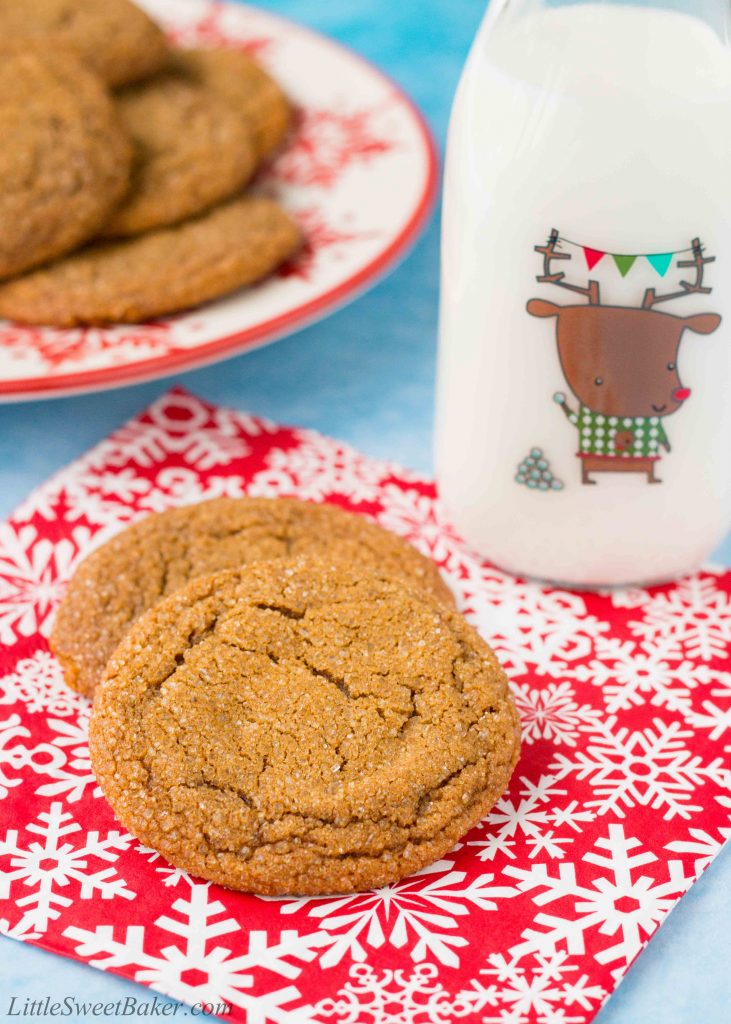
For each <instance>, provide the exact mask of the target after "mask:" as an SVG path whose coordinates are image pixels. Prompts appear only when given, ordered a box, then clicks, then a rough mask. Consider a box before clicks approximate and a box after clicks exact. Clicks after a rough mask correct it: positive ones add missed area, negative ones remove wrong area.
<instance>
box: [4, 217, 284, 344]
mask: <svg viewBox="0 0 731 1024" xmlns="http://www.w3.org/2000/svg"><path fill="white" fill-rule="evenodd" d="M299 244H300V234H299V230H298V228H297V226H296V224H295V223H294V221H293V220H292V219H291V217H289V215H288V214H286V213H285V212H284V210H282V209H281V207H279V206H277V204H276V203H274V202H272V201H271V200H269V199H257V198H247V197H245V198H242V199H234V200H231V201H230V202H228V203H225V204H224V205H222V206H217V207H216V208H215V209H213V210H211V211H210V212H209V213H206V214H203V215H202V216H201V217H198V218H197V219H196V220H189V221H185V222H184V223H183V224H178V225H177V226H175V227H170V228H160V229H159V230H157V231H153V232H151V233H150V234H147V235H140V236H139V237H138V238H131V239H125V240H124V241H120V242H109V243H105V244H100V245H94V246H91V247H89V248H87V249H84V250H82V251H81V252H78V253H74V254H73V255H72V256H67V257H66V258H65V259H63V260H60V261H59V262H58V263H54V264H52V265H51V266H49V267H46V268H43V269H42V270H37V271H35V272H33V273H30V274H27V275H26V276H25V277H21V278H16V279H15V280H14V281H8V282H7V283H6V284H3V285H0V316H6V317H9V318H10V319H11V320H19V321H22V322H23V323H31V324H51V325H53V326H56V327H73V326H75V325H77V324H109V323H138V322H140V321H144V320H149V319H151V318H152V317H159V316H165V315H167V314H170V313H177V312H179V311H180V310H184V309H189V308H190V307H191V306H197V305H200V303H202V302H208V301H209V300H210V299H216V298H218V297H219V296H221V295H226V294H228V293H229V292H232V291H235V290H236V289H237V288H242V287H243V286H244V285H249V284H253V283H254V282H255V281H258V280H260V279H261V278H263V277H266V276H267V274H270V273H271V272H272V271H273V270H275V269H276V267H278V266H279V264H280V263H282V262H283V261H284V260H286V259H287V257H288V256H291V255H292V253H293V252H294V251H295V250H296V249H297V248H298V246H299Z"/></svg>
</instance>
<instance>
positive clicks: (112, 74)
mask: <svg viewBox="0 0 731 1024" xmlns="http://www.w3.org/2000/svg"><path fill="white" fill-rule="evenodd" d="M0 39H3V40H18V41H21V42H27V41H33V40H39V41H42V42H46V43H49V44H50V45H51V46H53V47H58V46H63V47H72V48H73V49H74V50H75V51H76V52H77V54H78V56H79V58H80V59H81V61H82V62H83V64H84V66H85V67H86V68H88V69H89V70H90V71H94V72H96V74H98V75H99V77H100V78H102V79H104V81H105V82H107V84H109V85H112V86H118V85H124V84H125V83H127V82H135V81H137V80H138V79H140V78H146V77H147V76H148V75H151V74H153V73H154V72H155V71H157V70H158V69H159V68H161V67H162V66H163V64H164V63H165V61H166V60H167V58H168V47H167V43H166V41H165V36H164V35H163V32H162V30H161V29H160V28H159V27H158V26H157V25H156V24H155V22H154V21H152V19H151V18H150V17H148V15H147V14H145V12H144V11H142V10H140V8H139V7H137V5H136V4H133V3H130V0H0Z"/></svg>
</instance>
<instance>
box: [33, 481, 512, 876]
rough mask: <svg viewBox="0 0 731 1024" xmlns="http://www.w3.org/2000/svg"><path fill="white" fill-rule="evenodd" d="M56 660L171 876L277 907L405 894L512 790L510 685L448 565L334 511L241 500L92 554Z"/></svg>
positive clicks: (131, 813)
mask: <svg viewBox="0 0 731 1024" xmlns="http://www.w3.org/2000/svg"><path fill="white" fill-rule="evenodd" d="M51 644H52V648H53V650H54V652H55V654H56V655H57V657H58V658H59V660H60V662H61V664H62V666H63V670H64V673H65V676H66V679H67V681H68V683H69V685H70V686H72V687H73V688H74V689H76V690H79V691H80V692H82V693H85V694H87V695H92V694H93V697H94V703H93V712H92V719H91V728H90V749H91V758H92V764H93V767H94V771H95V773H96V775H97V778H98V780H99V783H100V785H101V788H102V790H103V792H104V795H105V796H106V798H107V800H108V801H109V803H110V804H111V806H112V808H113V809H114V811H115V813H116V815H117V817H118V818H119V820H120V822H121V823H122V824H123V825H124V827H125V828H126V829H128V830H129V831H130V832H131V833H132V834H133V835H135V836H137V837H138V838H139V839H140V840H141V841H142V842H143V843H144V844H145V845H146V846H149V847H151V848H153V849H155V850H157V851H159V852H160V853H161V854H162V855H163V856H165V857H166V858H167V859H168V860H169V861H170V862H171V863H172V864H174V865H176V866H177V867H179V868H183V869H185V870H187V871H190V872H191V873H193V874H195V875H198V876H200V877H203V878H207V879H210V880H212V881H214V882H217V883H219V884H221V885H225V886H228V887H230V888H233V889H240V890H245V891H254V892H258V893H262V894H268V895H281V894H320V893H327V892H350V891H353V890H359V889H366V888H371V887H377V886H382V885H386V884H388V883H391V882H394V881H396V880H397V879H399V878H401V877H403V876H404V875H408V874H411V873H412V872H414V871H417V870H419V869H420V868H423V867H425V866H426V865H427V864H429V863H431V862H432V861H434V860H437V859H438V858H439V857H441V856H442V855H443V854H445V853H446V852H447V851H448V850H449V849H450V848H451V847H452V846H453V845H454V843H455V842H456V841H457V840H458V839H459V838H460V836H462V835H463V834H464V833H465V832H466V831H467V830H468V829H470V828H471V827H472V826H473V825H475V824H476V823H477V822H478V821H479V820H480V818H482V817H483V816H484V815H485V814H486V813H487V811H489V809H490V808H491V807H492V805H493V804H494V803H495V801H496V800H497V799H498V797H499V796H500V794H501V793H502V792H503V790H504V789H505V786H506V785H507V782H508V780H509V778H510V775H511V773H512V771H513V768H514V766H515V762H516V760H517V756H518V749H519V725H518V719H517V715H516V712H515V708H514V705H513V702H512V699H511V696H510V692H509V689H508V683H507V679H506V676H505V673H504V672H503V670H502V669H501V668H500V665H499V664H498V662H497V660H496V658H495V656H494V655H493V653H492V651H491V650H490V648H489V647H488V646H487V644H486V643H485V642H484V641H483V640H482V639H481V637H480V636H479V635H478V634H477V633H476V632H475V630H474V629H472V627H471V626H469V625H468V623H467V622H466V621H465V620H464V619H463V618H462V616H461V615H459V614H458V612H457V611H456V610H455V608H454V604H453V600H452V596H451V592H450V591H449V589H448V588H447V587H446V585H445V584H444V582H443V581H442V579H441V577H440V575H439V573H438V571H437V569H436V567H435V566H434V565H433V564H432V563H431V562H430V561H429V560H428V559H426V558H424V557H423V556H422V555H421V554H419V552H417V551H416V550H415V549H414V548H412V547H411V546H410V545H409V544H407V543H405V542H404V541H402V540H401V539H399V538H398V537H396V536H394V535H392V534H390V533H388V532H387V531H385V530H382V529H381V528H379V527H378V526H375V525H374V524H372V523H370V522H368V521H366V520H365V519H363V518H362V517H360V516H355V515H352V514H350V513H347V512H345V511H343V510H342V509H339V508H336V507H335V506H330V505H313V504H308V503H303V502H299V501H296V500H292V499H265V498H260V499H257V498H243V499H229V498H222V499H216V500H213V501H208V502H204V503H202V504H199V505H194V506H189V507H184V508H178V509H174V510H172V511H169V512H164V513H160V514H157V515H152V516H150V517H148V518H147V519H144V520H142V521H140V522H138V523H136V524H135V525H133V526H131V527H129V528H128V529H126V530H125V531H123V532H122V533H121V534H119V535H117V536H116V537H114V538H112V540H110V541H109V542H108V543H106V544H105V545H104V546H103V547H101V548H99V549H97V550H96V551H95V552H93V553H92V554H91V555H90V556H89V557H88V558H87V559H86V561H85V562H83V563H82V564H81V565H80V567H79V569H78V570H77V572H76V574H75V576H74V578H73V579H72V581H71V583H70V585H69V588H68V592H67V594H66V597H65V599H64V601H63V602H62V604H61V607H60V608H59V611H58V615H57V618H56V622H55V625H54V629H53V634H52V640H51Z"/></svg>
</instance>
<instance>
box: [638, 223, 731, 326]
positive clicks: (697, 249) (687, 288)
mask: <svg viewBox="0 0 731 1024" xmlns="http://www.w3.org/2000/svg"><path fill="white" fill-rule="evenodd" d="M691 245H692V248H693V259H692V260H678V266H679V267H695V281H694V282H693V284H691V283H690V282H689V281H681V282H680V291H677V292H668V293H667V294H666V295H656V294H655V289H654V288H648V289H647V291H646V292H645V297H644V299H643V300H642V308H643V309H652V307H653V306H656V305H657V304H658V303H659V302H669V301H670V299H681V298H682V297H683V296H684V295H691V294H693V293H694V292H696V293H699V294H702V295H710V293H711V292H712V291H713V289H712V288H704V287H703V271H704V269H705V266H706V263H713V262H714V260H715V259H716V257H715V256H704V255H703V246H702V245H701V242H700V239H699V238H694V239H693V241H692V243H691Z"/></svg>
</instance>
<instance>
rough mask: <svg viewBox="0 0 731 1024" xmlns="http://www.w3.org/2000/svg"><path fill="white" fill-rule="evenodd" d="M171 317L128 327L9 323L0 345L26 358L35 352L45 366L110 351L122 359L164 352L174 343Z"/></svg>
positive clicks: (17, 356)
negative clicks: (66, 326)
mask: <svg viewBox="0 0 731 1024" xmlns="http://www.w3.org/2000/svg"><path fill="white" fill-rule="evenodd" d="M171 324H172V321H167V322H165V321H158V322H154V323H147V324H133V325H131V326H130V327H115V328H107V327H74V328H69V329H68V330H54V329H53V328H48V327H23V326H21V325H20V324H9V325H8V326H7V327H5V328H3V330H2V332H1V333H0V339H1V341H2V346H3V348H4V349H5V351H6V352H7V353H8V355H9V356H10V358H11V359H12V358H16V359H26V358H27V357H28V353H29V352H33V353H35V354H36V355H37V356H38V358H39V359H40V360H41V361H42V363H43V365H44V366H47V367H48V368H49V369H61V368H63V366H64V365H66V364H70V365H73V364H76V363H78V362H79V360H83V359H86V358H90V357H91V358H93V357H95V356H100V355H104V354H109V355H110V356H111V357H112V360H117V361H123V360H125V359H128V358H129V355H130V353H134V354H135V355H143V356H147V357H149V356H152V355H164V354H165V353H167V352H170V351H171V349H173V348H174V347H175V343H174V340H173V335H172V331H171Z"/></svg>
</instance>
